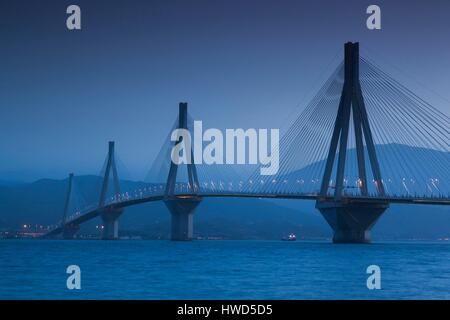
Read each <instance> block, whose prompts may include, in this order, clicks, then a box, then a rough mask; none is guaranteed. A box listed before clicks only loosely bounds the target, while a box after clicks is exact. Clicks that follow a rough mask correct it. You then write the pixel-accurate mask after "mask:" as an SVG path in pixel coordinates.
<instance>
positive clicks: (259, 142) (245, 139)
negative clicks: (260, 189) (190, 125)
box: [170, 121, 280, 175]
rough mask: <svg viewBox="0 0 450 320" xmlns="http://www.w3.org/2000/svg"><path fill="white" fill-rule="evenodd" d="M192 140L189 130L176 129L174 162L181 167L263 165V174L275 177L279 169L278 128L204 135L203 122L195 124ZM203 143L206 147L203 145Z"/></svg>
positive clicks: (206, 133)
mask: <svg viewBox="0 0 450 320" xmlns="http://www.w3.org/2000/svg"><path fill="white" fill-rule="evenodd" d="M193 133H194V134H193V136H194V137H193V138H192V137H191V133H190V131H189V130H187V129H175V130H174V131H173V132H172V134H171V137H170V139H171V141H175V142H177V143H176V144H175V145H174V146H173V148H172V152H171V159H172V162H173V163H175V164H177V165H180V164H208V165H212V164H218V165H220V164H260V165H261V168H260V173H261V175H275V174H277V173H278V169H279V161H280V156H279V143H280V132H279V129H270V134H269V130H268V129H258V130H256V129H252V128H250V129H247V130H244V129H226V130H225V135H224V134H223V133H222V131H220V130H219V129H215V128H210V129H207V130H205V131H204V132H203V123H202V121H194V132H193ZM204 144H206V145H205V146H204Z"/></svg>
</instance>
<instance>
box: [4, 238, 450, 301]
mask: <svg viewBox="0 0 450 320" xmlns="http://www.w3.org/2000/svg"><path fill="white" fill-rule="evenodd" d="M0 255H1V257H2V258H1V260H0V274H1V277H0V298H1V299H117V298H120V299H449V298H450V289H449V288H450V268H449V267H450V243H448V242H439V243H432V242H403V243H401V242H382V243H378V242H377V243H374V244H370V245H335V244H331V243H328V242H305V241H296V242H282V241H192V242H169V241H44V240H42V241H28V240H3V241H0ZM72 264H76V265H78V266H80V268H81V290H68V289H67V288H66V280H67V277H68V275H67V274H66V268H67V266H69V265H72ZM372 264H376V265H378V266H380V268H381V287H382V289H381V290H368V289H367V287H366V280H367V277H368V274H366V268H367V266H369V265H372Z"/></svg>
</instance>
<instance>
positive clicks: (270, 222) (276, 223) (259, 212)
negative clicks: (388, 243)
mask: <svg viewBox="0 0 450 320" xmlns="http://www.w3.org/2000/svg"><path fill="white" fill-rule="evenodd" d="M98 181H100V178H99V177H95V176H83V177H77V183H76V185H77V186H78V188H79V189H81V191H83V192H84V193H85V194H89V189H92V188H93V187H92V186H95V185H96V183H98ZM66 185H67V181H66V180H48V179H42V180H39V181H36V182H34V183H31V184H24V185H20V186H10V187H4V186H3V187H0V227H2V228H17V227H18V226H20V225H22V224H24V223H31V224H35V223H36V224H52V223H55V222H56V221H58V220H59V219H61V215H62V208H63V206H64V195H65V189H66ZM122 185H124V186H128V187H130V186H131V185H133V186H134V187H139V186H143V185H144V184H143V183H142V182H130V181H125V182H122ZM91 192H92V190H91ZM92 194H93V195H92V196H91V199H90V200H95V199H97V197H96V196H95V195H96V193H95V192H92ZM194 221H195V233H196V234H197V235H202V236H221V237H225V238H230V239H243V238H244V239H279V238H280V237H282V236H284V235H286V234H287V233H289V232H295V233H296V234H297V235H298V236H300V237H307V238H311V237H330V236H331V230H330V228H329V227H328V225H327V224H326V222H325V220H324V219H323V218H322V217H321V215H320V213H319V212H318V211H317V210H316V209H315V208H314V202H313V201H302V200H262V199H230V198H217V199H205V200H204V201H203V202H202V203H201V204H200V206H199V207H198V209H197V211H196V213H195V220H194ZM98 223H100V220H99V219H97V221H92V222H90V223H87V224H86V225H85V226H84V227H83V229H84V230H85V231H94V230H95V228H94V226H95V225H96V224H98ZM120 225H121V231H123V232H125V233H127V232H131V231H132V232H133V233H135V232H139V233H142V234H145V235H147V236H150V237H154V238H159V237H161V238H166V237H168V235H169V226H170V215H169V213H168V210H167V209H166V207H165V206H164V204H163V203H162V202H155V203H148V204H142V205H138V206H134V207H129V208H127V209H126V211H125V213H124V215H123V216H122V217H121V221H120ZM373 235H374V238H399V239H406V238H409V239H410V238H426V239H436V238H439V237H449V236H450V208H448V207H443V206H424V205H422V206H418V205H396V206H392V207H391V208H390V209H389V210H388V211H387V212H386V213H385V215H384V216H383V217H382V218H381V219H380V221H379V222H378V224H377V225H376V226H375V228H374V232H373Z"/></svg>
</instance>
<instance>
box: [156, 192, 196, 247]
mask: <svg viewBox="0 0 450 320" xmlns="http://www.w3.org/2000/svg"><path fill="white" fill-rule="evenodd" d="M200 201H201V198H200V197H196V196H189V197H183V198H181V197H171V198H168V199H165V200H164V203H165V205H166V207H167V208H168V209H169V211H170V214H171V219H172V222H171V234H170V240H172V241H189V240H192V239H193V236H194V221H193V218H194V211H195V209H196V208H197V206H198V205H199V204H200Z"/></svg>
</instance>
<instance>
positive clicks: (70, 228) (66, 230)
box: [61, 173, 80, 240]
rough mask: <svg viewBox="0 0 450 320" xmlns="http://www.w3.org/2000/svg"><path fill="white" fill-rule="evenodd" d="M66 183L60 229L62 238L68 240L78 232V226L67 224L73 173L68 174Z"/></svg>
mask: <svg viewBox="0 0 450 320" xmlns="http://www.w3.org/2000/svg"><path fill="white" fill-rule="evenodd" d="M67 182H68V186H67V193H66V201H65V203H64V211H63V217H62V220H61V227H62V238H63V239H66V240H70V239H73V238H75V234H76V233H77V232H78V230H80V226H79V225H77V224H72V223H69V224H67V214H68V213H69V206H70V199H71V197H72V189H73V173H70V174H69V179H68V181H67Z"/></svg>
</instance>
